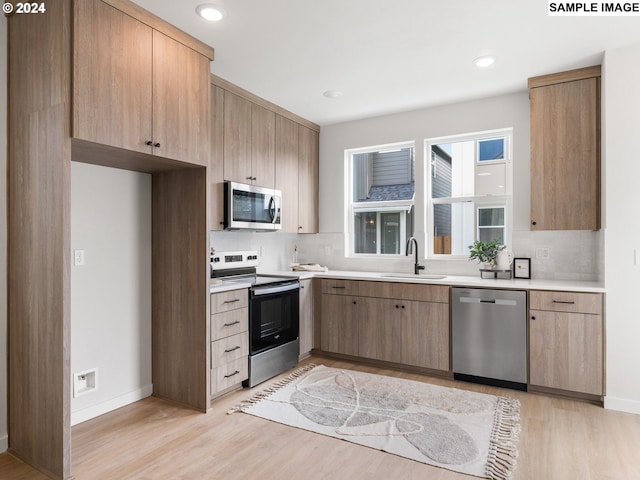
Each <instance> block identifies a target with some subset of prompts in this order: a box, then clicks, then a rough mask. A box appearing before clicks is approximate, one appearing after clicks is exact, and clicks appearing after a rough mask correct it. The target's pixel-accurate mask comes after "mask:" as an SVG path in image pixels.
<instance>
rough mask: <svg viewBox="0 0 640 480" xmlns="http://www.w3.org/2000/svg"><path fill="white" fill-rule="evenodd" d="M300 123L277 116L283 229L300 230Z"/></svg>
mask: <svg viewBox="0 0 640 480" xmlns="http://www.w3.org/2000/svg"><path fill="white" fill-rule="evenodd" d="M298 153H299V152H298V124H297V123H296V122H294V121H293V120H289V119H288V118H285V117H283V116H282V115H277V116H276V189H278V190H280V191H281V192H282V215H281V221H282V231H283V232H289V233H297V232H298V226H299V223H298Z"/></svg>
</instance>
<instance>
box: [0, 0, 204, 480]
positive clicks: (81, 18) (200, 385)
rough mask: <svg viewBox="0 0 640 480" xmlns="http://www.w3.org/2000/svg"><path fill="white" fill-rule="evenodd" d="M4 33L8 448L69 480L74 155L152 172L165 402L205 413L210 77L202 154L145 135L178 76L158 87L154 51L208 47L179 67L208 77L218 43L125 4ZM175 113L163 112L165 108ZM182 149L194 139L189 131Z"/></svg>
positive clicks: (50, 9)
mask: <svg viewBox="0 0 640 480" xmlns="http://www.w3.org/2000/svg"><path fill="white" fill-rule="evenodd" d="M85 22H86V23H85ZM7 29H8V36H7V39H8V42H7V45H8V88H9V91H8V114H9V117H8V122H7V125H8V129H9V130H8V156H7V161H8V168H7V184H8V189H7V190H8V196H7V203H8V208H7V210H8V211H7V217H8V222H7V223H8V232H7V237H8V238H7V243H8V252H7V260H8V272H9V278H8V292H7V300H8V395H7V397H8V398H7V400H8V406H9V415H8V421H9V448H10V451H11V453H13V454H14V455H16V456H17V457H19V458H21V459H22V460H24V461H26V462H27V463H29V464H31V465H33V466H35V467H36V468H38V469H39V470H41V471H43V472H45V473H46V474H47V475H49V476H50V477H51V478H61V479H67V478H71V476H72V472H71V446H70V444H71V438H70V437H71V435H70V432H71V427H70V392H71V388H70V379H71V372H70V340H71V332H70V265H71V258H70V223H69V216H70V187H71V175H70V170H71V161H72V160H75V161H85V162H91V163H98V164H101V165H106V166H111V167H117V168H127V169H130V170H136V171H142V172H148V173H152V178H153V179H152V182H153V190H152V191H153V193H152V195H153V198H152V215H153V219H152V224H153V231H152V244H153V245H152V248H153V260H152V261H153V265H152V322H153V324H152V330H153V339H152V342H153V345H152V349H153V383H154V394H159V395H162V396H166V397H168V398H171V399H173V400H175V401H178V402H181V403H184V404H187V405H190V406H192V407H195V408H198V409H201V410H206V409H207V408H208V405H209V375H208V369H207V358H208V355H209V354H210V352H209V349H210V344H209V342H207V341H206V339H207V338H208V333H209V332H208V328H209V327H208V323H207V322H206V318H207V315H208V312H209V304H208V301H207V299H208V279H207V277H208V271H207V258H208V255H207V254H208V238H207V231H208V226H207V217H206V211H205V209H206V205H207V198H206V192H207V189H206V186H207V178H206V168H205V167H204V165H206V161H207V159H208V156H209V127H208V125H209V124H208V119H209V90H208V83H207V85H206V88H205V90H202V88H199V87H198V88H194V89H193V90H192V91H191V92H190V93H189V94H188V102H189V103H191V102H193V104H194V105H195V104H197V105H195V106H196V108H203V111H202V112H200V118H201V120H202V123H201V124H199V125H198V128H204V129H205V130H206V132H205V134H204V136H203V138H204V139H206V141H204V140H203V141H202V142H199V140H201V138H200V137H198V142H195V143H198V145H200V147H198V150H197V153H196V154H193V155H192V154H191V153H188V154H185V153H184V151H183V150H180V151H181V152H182V153H179V154H176V155H175V156H174V158H170V157H169V158H166V157H161V156H160V155H162V153H159V150H160V148H159V147H158V152H155V153H159V154H158V155H156V154H154V155H150V154H149V153H148V152H145V151H144V149H138V148H137V139H138V138H140V137H145V138H146V135H147V134H149V133H150V134H153V132H154V131H153V129H154V128H160V127H159V125H161V123H162V121H163V120H164V121H166V119H159V118H154V115H155V114H151V113H150V111H149V110H148V109H147V108H145V106H144V105H143V104H148V105H151V104H152V103H153V101H154V100H153V95H154V93H153V89H154V88H155V89H156V93H157V94H159V95H161V94H162V93H161V92H162V90H165V91H166V90H173V89H174V86H175V81H176V78H175V77H173V76H172V74H171V72H167V71H165V72H164V73H162V74H159V76H158V75H156V76H157V78H156V80H155V83H154V81H153V76H154V74H153V71H152V70H153V69H154V58H153V55H152V51H151V50H150V49H149V48H150V46H151V45H152V46H157V47H158V49H162V50H163V51H164V52H165V53H167V52H169V54H170V55H174V54H175V55H178V56H183V55H184V54H185V53H187V52H186V51H185V50H183V48H189V49H191V50H193V52H197V53H195V54H194V55H197V56H198V60H197V61H193V62H192V59H193V58H195V57H193V56H192V55H191V53H189V55H188V57H189V59H186V58H185V59H180V58H176V59H175V60H176V62H177V63H174V64H173V68H175V65H176V64H177V65H180V68H179V69H178V70H181V71H183V70H184V69H189V75H191V74H193V75H194V77H197V78H199V79H200V82H201V80H202V78H203V75H202V70H204V71H205V72H206V73H207V75H208V70H209V60H211V59H213V49H212V48H211V47H208V46H206V45H204V44H202V43H201V42H199V41H197V40H195V39H194V38H192V37H189V36H187V35H185V34H184V33H182V32H180V31H179V30H178V29H176V28H175V27H172V26H171V25H169V24H167V23H166V22H164V21H162V20H161V19H159V18H157V17H155V16H153V15H151V14H150V13H148V12H146V11H145V10H143V9H142V8H140V7H139V6H137V5H136V4H134V3H132V2H129V1H127V0H108V1H104V2H102V1H100V0H57V1H55V2H47V12H46V14H40V15H12V16H10V17H8V19H7ZM160 34H161V35H164V36H166V37H167V38H169V37H171V38H172V39H175V40H179V43H180V46H181V48H179V49H174V46H175V45H174V43H172V42H173V41H174V40H172V41H171V42H168V41H165V40H166V39H164V38H163V37H158V35H160ZM154 36H156V39H154V38H153V37H154ZM159 38H161V40H158V39H159ZM149 41H151V43H149ZM91 55H95V58H91V59H90V58H87V57H88V56H91ZM113 57H118V58H113ZM199 57H202V58H199ZM155 60H158V59H155ZM85 61H86V62H90V63H89V66H87V65H85V63H84V62H85ZM95 62H98V63H95ZM183 62H184V63H183ZM155 63H156V67H159V66H160V63H159V62H158V61H156V62H155ZM165 66H166V65H165ZM150 68H151V70H150ZM192 68H194V69H195V68H197V69H202V70H199V71H198V72H195V71H193V72H192V71H191V69H192ZM132 70H139V71H136V72H134V71H132ZM183 73H185V74H186V72H183ZM101 76H104V78H101ZM187 76H188V75H187ZM143 77H144V80H143ZM160 77H162V78H160ZM143 84H144V85H143ZM200 94H202V97H200ZM166 95H169V93H166ZM180 98H182V97H180ZM185 98H187V97H185ZM169 100H170V101H171V102H173V101H174V100H175V98H169ZM129 102H131V103H132V104H134V105H135V107H134V108H132V109H130V108H129V107H130V105H129ZM178 102H179V103H180V108H182V107H183V106H184V105H183V104H182V100H180V99H178ZM107 104H108V105H107ZM202 104H204V107H202ZM176 105H177V104H174V103H172V104H171V105H169V103H167V104H165V106H166V107H167V110H165V114H166V115H172V113H170V112H172V111H173V108H174V107H175V106H176ZM87 106H88V108H87ZM138 107H139V109H138ZM203 112H205V113H203ZM156 113H157V112H156ZM203 114H204V118H203V117H202V115H203ZM188 115H191V113H189V114H188ZM89 117H93V118H89ZM172 121H175V118H173V119H172ZM149 126H151V128H152V130H151V132H149V130H148V129H149ZM134 132H135V133H134ZM167 138H168V137H167ZM154 140H155V139H154ZM157 141H160V142H162V143H164V140H157ZM183 141H184V143H186V144H189V145H192V144H194V142H193V138H192V137H190V136H183V137H182V138H181V140H180V141H179V143H180V144H182V143H183ZM169 143H173V140H169ZM176 145H178V143H176V144H175V145H174V146H176ZM200 148H201V149H200ZM201 153H202V155H201ZM172 155H173V154H172ZM185 156H186V158H185ZM177 157H180V158H179V159H178V158H177ZM178 160H179V161H178Z"/></svg>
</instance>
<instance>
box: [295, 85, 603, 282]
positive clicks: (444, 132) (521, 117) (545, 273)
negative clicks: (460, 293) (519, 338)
mask: <svg viewBox="0 0 640 480" xmlns="http://www.w3.org/2000/svg"><path fill="white" fill-rule="evenodd" d="M524 82H525V79H523V88H526V87H525V85H524ZM529 125H530V122H529V96H528V92H527V91H523V92H521V93H515V94H510V95H501V96H496V97H492V98H485V99H481V100H475V101H470V102H463V103H457V104H452V105H445V106H441V107H436V108H428V109H422V110H416V111H412V112H404V113H398V114H394V115H386V116H381V117H375V118H369V119H364V120H359V121H353V122H347V123H342V124H336V125H330V126H327V127H323V128H322V130H321V132H320V231H321V232H323V233H322V235H320V236H316V237H315V238H306V239H305V241H304V246H305V248H306V250H307V252H309V254H310V256H311V258H312V259H313V261H319V262H320V263H324V264H326V265H327V266H329V267H330V268H336V269H341V270H348V269H353V270H356V269H357V270H368V271H411V264H412V262H413V260H412V259H408V258H405V257H402V258H399V259H379V260H378V259H376V260H371V259H367V260H363V259H357V258H345V255H344V230H345V226H344V225H345V203H344V202H345V199H344V175H345V159H344V150H345V149H350V148H357V147H366V146H373V145H381V144H387V143H394V142H404V141H414V142H415V146H416V148H415V159H416V178H421V176H422V175H423V174H424V140H425V139H429V138H435V137H443V136H449V135H456V134H468V133H473V132H479V131H485V130H495V129H499V128H508V127H513V177H514V178H513V200H514V208H513V240H512V245H507V247H508V248H509V250H510V251H512V252H513V253H514V254H515V255H516V256H520V257H530V258H532V276H533V278H545V279H564V280H602V277H603V272H602V269H603V268H602V251H603V235H602V233H601V232H590V231H576V232H531V231H530V228H529V221H530V184H529V157H530V155H529V143H530V142H529V129H530V126H529ZM416 205H417V219H416V232H419V231H421V230H422V229H424V208H423V207H422V205H424V198H423V197H422V191H417V192H416ZM285 207H286V206H285ZM418 240H419V241H420V253H421V255H422V254H423V252H424V238H421V237H418ZM539 247H545V248H547V249H548V250H549V254H550V255H549V258H548V259H544V260H541V259H536V258H535V252H536V249H537V248H539ZM576 247H577V248H576ZM426 266H427V271H428V272H432V273H444V274H458V275H477V274H478V266H477V264H475V263H473V262H468V261H466V260H456V261H452V260H429V261H427V262H426Z"/></svg>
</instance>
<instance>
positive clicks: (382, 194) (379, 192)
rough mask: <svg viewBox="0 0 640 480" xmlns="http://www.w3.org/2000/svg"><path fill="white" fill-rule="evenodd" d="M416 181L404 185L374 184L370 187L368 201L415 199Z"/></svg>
mask: <svg viewBox="0 0 640 480" xmlns="http://www.w3.org/2000/svg"><path fill="white" fill-rule="evenodd" d="M414 193H415V183H414V182H411V183H405V184H402V185H374V186H372V187H371V188H370V189H369V195H368V196H367V199H366V200H365V201H366V202H385V201H390V200H413V195H414Z"/></svg>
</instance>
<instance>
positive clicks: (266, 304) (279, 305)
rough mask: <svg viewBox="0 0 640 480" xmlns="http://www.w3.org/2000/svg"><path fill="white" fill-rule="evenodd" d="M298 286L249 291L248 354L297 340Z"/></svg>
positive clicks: (285, 285)
mask: <svg viewBox="0 0 640 480" xmlns="http://www.w3.org/2000/svg"><path fill="white" fill-rule="evenodd" d="M299 296H300V283H299V282H298V281H297V280H294V281H291V282H287V283H284V284H278V285H263V286H258V287H253V288H252V289H251V304H250V306H249V309H250V312H249V353H250V355H255V354H258V353H260V352H264V351H266V350H269V349H271V348H274V347H277V346H280V345H284V344H285V343H289V342H291V341H293V340H295V339H296V338H298V332H299V311H298V306H299V301H300V300H299Z"/></svg>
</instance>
